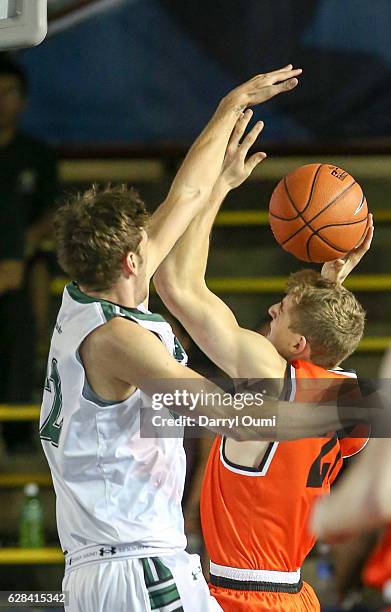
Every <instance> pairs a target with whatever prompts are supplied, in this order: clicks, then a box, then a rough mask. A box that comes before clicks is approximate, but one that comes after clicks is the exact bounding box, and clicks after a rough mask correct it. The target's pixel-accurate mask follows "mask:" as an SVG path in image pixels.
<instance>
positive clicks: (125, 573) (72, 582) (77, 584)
mask: <svg viewBox="0 0 391 612" xmlns="http://www.w3.org/2000/svg"><path fill="white" fill-rule="evenodd" d="M62 590H63V591H67V592H68V596H69V605H68V606H66V607H65V610H66V612H147V611H148V612H150V611H151V610H153V611H154V612H174V611H177V612H180V611H182V610H183V611H184V612H218V611H220V612H221V610H222V608H221V607H220V606H219V604H218V603H217V601H216V600H215V599H214V597H212V596H211V595H210V594H209V589H208V585H207V584H206V581H205V578H204V576H203V574H202V570H201V563H200V558H199V556H198V555H189V554H188V553H186V552H179V553H175V554H173V555H162V556H160V557H153V558H149V559H137V558H132V559H112V560H110V561H100V562H97V563H88V564H86V565H81V566H79V567H75V569H73V570H72V571H68V572H67V573H66V575H65V577H64V580H63V584H62Z"/></svg>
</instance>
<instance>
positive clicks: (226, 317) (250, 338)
mask: <svg viewBox="0 0 391 612" xmlns="http://www.w3.org/2000/svg"><path fill="white" fill-rule="evenodd" d="M251 115H252V111H251V110H247V111H246V112H245V113H244V115H242V117H241V118H239V120H238V121H237V124H236V127H235V129H234V131H233V133H232V136H231V139H230V142H229V145H228V148H227V154H226V157H225V160H224V165H223V169H222V173H221V175H220V177H219V179H218V180H217V182H216V184H215V187H214V189H213V192H212V195H211V198H210V201H209V203H208V206H206V207H204V209H203V210H202V211H201V213H199V214H198V216H197V217H196V218H195V219H194V220H193V221H192V223H191V224H190V225H189V227H188V229H187V230H186V232H185V233H184V235H183V236H182V237H181V238H180V240H178V242H177V243H176V245H175V247H174V248H173V249H172V251H171V252H170V254H169V255H168V257H167V258H166V259H165V261H164V262H163V263H162V265H161V266H160V268H159V269H158V271H157V273H156V274H155V277H154V283H155V286H156V289H157V291H158V293H159V295H160V297H161V298H162V300H163V302H164V303H165V305H166V306H167V308H168V309H169V310H170V311H171V312H172V313H173V314H174V316H175V317H177V318H178V319H179V320H180V321H181V323H182V325H183V326H184V327H185V328H186V330H187V331H188V333H189V334H190V336H191V337H192V338H193V340H194V341H195V342H196V343H197V344H198V346H199V347H200V348H201V349H202V350H203V351H204V352H205V353H206V354H207V355H208V357H209V358H210V359H211V360H212V361H213V362H214V363H216V364H217V365H218V366H219V367H220V368H221V369H222V370H224V371H225V372H227V373H228V374H229V375H230V376H232V377H233V378H242V377H244V378H248V377H255V378H257V377H261V378H263V377H265V378H283V376H284V373H285V366H286V362H285V360H284V359H283V358H282V357H281V356H280V355H279V354H278V352H277V351H276V349H275V348H274V346H273V345H272V344H271V343H270V342H269V341H268V340H267V339H266V338H263V337H262V336H261V335H260V334H257V333H255V332H252V331H250V330H247V329H243V328H242V327H240V326H239V325H238V323H237V321H236V319H235V316H234V314H233V313H232V311H231V310H230V308H229V307H228V306H227V305H226V304H225V303H224V302H223V301H222V300H221V299H220V298H218V297H217V296H216V295H215V294H214V293H212V292H211V291H210V290H209V289H208V287H207V284H206V282H205V270H206V264H207V259H208V250H209V234H210V231H211V228H212V225H213V222H214V219H215V217H216V214H217V212H218V210H219V208H220V205H221V204H222V202H223V200H224V198H225V196H226V195H227V193H228V192H229V191H230V190H231V189H234V188H235V187H237V186H238V185H240V184H241V183H242V182H243V181H244V180H245V179H246V178H247V177H248V176H249V175H250V174H251V172H252V171H253V170H254V168H255V167H256V166H257V165H258V164H259V163H260V162H261V161H262V160H263V159H264V158H265V157H266V154H265V153H256V154H254V155H252V156H251V157H249V158H248V159H246V156H247V153H248V151H249V148H250V147H251V146H252V145H253V144H254V142H255V140H256V138H257V136H258V135H259V134H260V132H261V131H262V128H263V124H262V122H259V123H257V124H256V125H255V126H254V127H253V129H252V130H251V131H250V132H249V133H248V134H247V136H246V137H245V138H244V139H243V141H242V142H241V138H242V136H243V134H244V132H245V129H246V127H247V125H248V123H249V121H250V119H251Z"/></svg>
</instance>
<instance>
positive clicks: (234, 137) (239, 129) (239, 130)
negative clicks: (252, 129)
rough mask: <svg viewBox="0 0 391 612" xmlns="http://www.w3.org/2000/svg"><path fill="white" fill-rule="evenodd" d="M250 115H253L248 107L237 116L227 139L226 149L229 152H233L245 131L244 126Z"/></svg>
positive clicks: (245, 126)
mask: <svg viewBox="0 0 391 612" xmlns="http://www.w3.org/2000/svg"><path fill="white" fill-rule="evenodd" d="M252 116H253V111H252V110H251V109H250V108H248V109H247V110H246V112H245V113H243V114H242V115H241V117H239V119H238V120H237V122H236V124H235V127H234V129H233V131H232V134H231V137H230V139H229V142H228V147H227V149H228V152H229V153H235V151H236V149H237V147H238V145H239V142H240V139H241V138H242V136H243V134H244V132H245V131H246V128H247V126H248V124H249V121H250V119H251V117H252Z"/></svg>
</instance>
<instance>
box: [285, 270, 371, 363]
mask: <svg viewBox="0 0 391 612" xmlns="http://www.w3.org/2000/svg"><path fill="white" fill-rule="evenodd" d="M287 294H288V295H290V296H292V298H293V306H292V309H291V324H290V329H291V330H292V331H293V332H295V333H298V334H301V335H303V336H304V337H305V338H306V340H307V341H308V342H309V344H310V349H311V361H312V362H313V363H315V364H316V365H319V366H322V367H324V368H331V367H335V366H336V365H338V364H339V363H341V361H343V360H344V359H346V358H347V357H348V356H349V355H351V354H352V353H353V351H354V350H355V349H356V347H357V345H358V343H359V342H360V340H361V338H362V335H363V333H364V326H365V311H364V309H363V307H362V306H361V304H360V303H359V302H358V300H357V299H356V298H355V296H354V295H353V293H351V291H349V290H348V289H346V287H343V286H342V285H339V284H336V283H333V282H331V281H328V280H326V279H324V278H323V277H322V276H321V275H320V274H319V273H318V272H316V271H315V270H300V271H299V272H295V273H294V274H291V276H290V277H289V279H288V283H287Z"/></svg>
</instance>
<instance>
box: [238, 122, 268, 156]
mask: <svg viewBox="0 0 391 612" xmlns="http://www.w3.org/2000/svg"><path fill="white" fill-rule="evenodd" d="M263 126H264V123H263V121H258V122H257V123H256V124H255V125H254V127H253V128H252V130H250V132H249V133H248V134H247V136H246V137H245V138H244V140H243V142H242V143H241V145H240V154H241V156H242V157H246V155H247V153H248V151H249V149H250V147H252V146H253V144H254V142H255V141H256V139H257V138H258V136H259V134H260V133H261V132H262V130H263Z"/></svg>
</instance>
